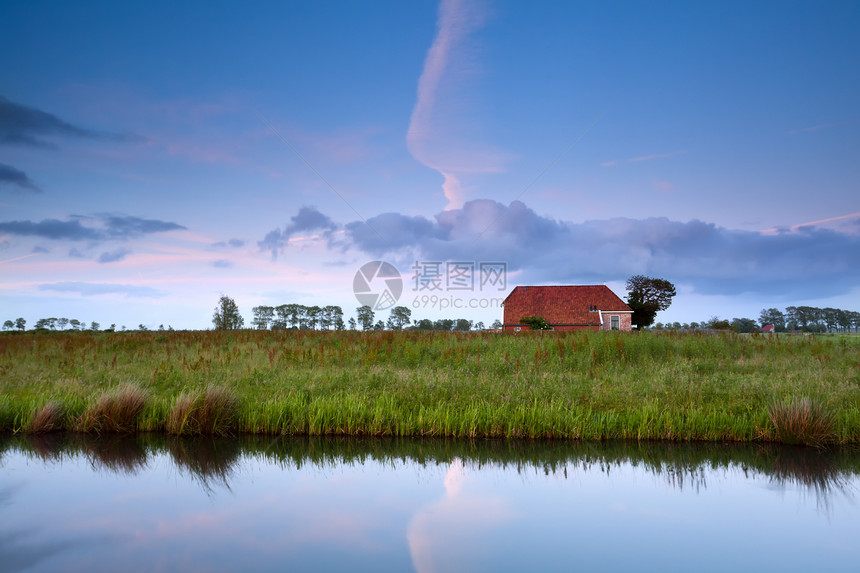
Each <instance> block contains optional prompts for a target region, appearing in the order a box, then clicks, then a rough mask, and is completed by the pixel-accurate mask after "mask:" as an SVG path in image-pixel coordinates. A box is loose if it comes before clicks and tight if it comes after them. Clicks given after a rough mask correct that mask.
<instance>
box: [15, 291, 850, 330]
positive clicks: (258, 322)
mask: <svg viewBox="0 0 860 573" xmlns="http://www.w3.org/2000/svg"><path fill="white" fill-rule="evenodd" d="M225 299H226V300H225ZM252 312H253V316H254V318H253V319H252V320H251V323H250V324H251V326H252V328H254V329H255V330H347V329H348V330H364V331H370V330H442V331H461V332H465V331H470V330H484V329H485V328H486V327H485V326H484V323H483V322H477V323H476V322H473V321H471V320H468V319H465V318H456V319H449V318H442V319H436V320H431V319H429V318H423V319H419V320H415V321H413V320H412V311H411V309H409V308H407V307H405V306H395V307H394V308H392V309H391V310H390V311H389V315H388V318H387V320H385V321H383V320H381V319H377V318H376V313H375V312H374V311H373V309H372V308H371V307H369V306H366V305H365V306H360V307H358V308H357V309H356V318H353V317H350V318H349V319H347V320H346V321H344V314H343V309H342V308H341V307H339V306H335V305H329V306H323V307H320V306H305V305H301V304H283V305H279V306H255V307H254V308H253V309H252ZM216 317H217V318H216ZM219 321H220V322H219ZM213 323H214V326H215V328H216V329H225V330H234V329H240V328H243V327H244V318H243V317H242V316H241V314H239V310H238V307H237V306H236V305H235V302H233V300H232V299H230V298H229V297H222V298H221V300H219V303H218V306H217V307H216V310H215V316H214V317H213ZM26 324H27V321H26V320H24V319H23V318H17V319H15V320H6V321H5V322H4V323H3V330H5V331H10V330H18V331H22V332H23V331H25V330H26ZM768 324H772V325H773V326H774V330H775V331H776V332H789V331H802V332H851V331H854V332H857V331H860V312H856V311H849V310H842V309H838V308H817V307H812V306H789V307H786V308H785V310H784V311H783V310H779V309H777V308H767V309H763V310H762V311H761V313H760V314H759V318H758V320H756V319H752V318H733V319H732V320H727V319H721V318H719V317H717V316H714V317H711V318H710V319H708V320H704V321H702V322H690V323H680V322H673V323H665V324H664V323H661V322H658V323H656V324H655V325H654V327H653V328H654V329H657V330H662V329H678V330H699V329H716V330H732V331H735V332H755V331H757V330H758V329H759V328H761V327H762V326H765V325H768ZM501 326H502V323H501V321H499V320H496V321H494V322H493V323H492V324H491V325H490V328H493V329H496V328H501ZM67 328H68V329H70V330H73V331H83V330H89V331H103V332H114V331H116V330H121V331H125V330H127V329H126V327H125V326H122V327H120V328H119V329H118V328H117V325H116V324H111V325H110V327H108V328H105V329H104V330H102V329H101V326H100V324H99V323H98V322H92V323H90V324H89V325H87V323H86V322H85V321H81V320H77V319H68V318H42V319H39V320H37V321H36V323H35V325H34V327H33V329H32V330H46V331H54V330H61V331H64V330H66V329H67ZM136 330H139V331H146V330H149V328H148V327H147V326H145V325H143V324H140V325H138V328H137V329H136ZM158 330H173V328H172V327H169V326H168V327H167V328H165V327H164V325H163V324H162V325H160V326H159V327H158Z"/></svg>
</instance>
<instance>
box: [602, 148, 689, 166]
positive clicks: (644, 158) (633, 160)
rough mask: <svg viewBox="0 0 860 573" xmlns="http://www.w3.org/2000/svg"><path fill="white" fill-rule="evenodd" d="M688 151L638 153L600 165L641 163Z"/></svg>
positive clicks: (687, 151)
mask: <svg viewBox="0 0 860 573" xmlns="http://www.w3.org/2000/svg"><path fill="white" fill-rule="evenodd" d="M686 153H689V150H686V149H684V150H681V151H672V152H669V153H652V154H651V155H640V156H639V157H631V158H630V159H626V160H624V161H621V160H618V159H614V160H612V161H605V162H603V163H601V164H600V165H601V167H616V166H617V165H620V164H621V163H625V162H626V163H642V162H643V161H654V160H655V159H667V158H669V157H676V156H678V155H684V154H686Z"/></svg>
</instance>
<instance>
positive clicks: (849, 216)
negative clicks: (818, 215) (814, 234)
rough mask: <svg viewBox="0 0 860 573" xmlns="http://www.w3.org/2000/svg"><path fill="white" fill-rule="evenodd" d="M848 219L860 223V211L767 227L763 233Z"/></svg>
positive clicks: (793, 229) (795, 229)
mask: <svg viewBox="0 0 860 573" xmlns="http://www.w3.org/2000/svg"><path fill="white" fill-rule="evenodd" d="M847 219H854V220H855V221H854V223H855V224H857V225H860V212H858V213H848V214H847V215H838V216H836V217H828V218H827V219H818V220H817V221H809V222H808V223H798V224H796V225H791V226H790V227H788V228H780V227H774V228H772V229H765V230H764V231H762V233H766V234H771V233H781V232H786V231H797V230H798V229H801V228H803V227H814V226H818V225H826V224H828V223H835V222H836V221H845V220H847Z"/></svg>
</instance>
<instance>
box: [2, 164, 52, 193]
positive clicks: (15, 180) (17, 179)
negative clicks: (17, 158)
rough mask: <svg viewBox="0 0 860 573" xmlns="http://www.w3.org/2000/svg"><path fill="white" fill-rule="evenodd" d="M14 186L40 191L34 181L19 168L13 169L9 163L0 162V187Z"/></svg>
mask: <svg viewBox="0 0 860 573" xmlns="http://www.w3.org/2000/svg"><path fill="white" fill-rule="evenodd" d="M9 186H14V187H18V188H20V189H23V190H25V191H33V192H36V193H40V192H41V191H42V190H41V189H39V188H38V187H37V186H36V184H35V183H33V181H32V180H31V179H30V178H29V177H28V176H27V174H26V173H24V172H23V171H21V170H20V169H15V168H14V167H12V166H11V165H6V164H4V163H0V188H3V187H9Z"/></svg>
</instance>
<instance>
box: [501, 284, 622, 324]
mask: <svg viewBox="0 0 860 573" xmlns="http://www.w3.org/2000/svg"><path fill="white" fill-rule="evenodd" d="M503 304H504V307H505V324H514V323H518V322H519V321H520V318H522V317H523V316H540V317H543V318H544V319H545V320H546V321H547V322H548V323H550V324H553V325H557V324H579V325H584V324H591V325H599V324H600V313H598V312H596V311H597V310H601V311H603V312H631V310H630V307H629V306H627V305H626V304H625V303H624V301H623V300H621V299H620V298H618V296H617V295H616V294H615V293H614V292H612V291H611V290H610V289H609V287H607V286H606V285H584V286H518V287H516V288H515V289H514V290H513V291H511V294H509V295H508V296H507V298H505V301H504V303H503ZM592 306H594V307H596V309H595V311H591V310H589V309H590V308H592Z"/></svg>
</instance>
